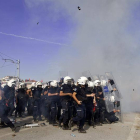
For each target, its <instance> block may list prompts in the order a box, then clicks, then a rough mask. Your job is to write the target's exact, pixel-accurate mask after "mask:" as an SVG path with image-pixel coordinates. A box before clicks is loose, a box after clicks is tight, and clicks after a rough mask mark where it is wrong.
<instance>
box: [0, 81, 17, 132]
mask: <svg viewBox="0 0 140 140" xmlns="http://www.w3.org/2000/svg"><path fill="white" fill-rule="evenodd" d="M9 84H10V85H11V86H12V85H13V84H14V83H13V82H9ZM4 94H5V93H4V91H3V90H2V89H1V88H0V118H1V122H2V125H3V124H4V123H5V124H6V125H7V126H8V127H10V128H11V129H12V131H16V129H17V127H15V126H14V124H13V123H12V122H11V121H10V120H9V118H8V117H7V113H6V110H5V109H6V108H7V103H6V97H5V95H4Z"/></svg>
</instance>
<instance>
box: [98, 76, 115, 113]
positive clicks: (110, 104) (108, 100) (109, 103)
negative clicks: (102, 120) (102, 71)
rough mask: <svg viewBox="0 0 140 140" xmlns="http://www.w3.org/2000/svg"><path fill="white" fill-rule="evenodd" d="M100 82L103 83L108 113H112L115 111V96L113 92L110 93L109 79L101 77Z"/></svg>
mask: <svg viewBox="0 0 140 140" xmlns="http://www.w3.org/2000/svg"><path fill="white" fill-rule="evenodd" d="M100 81H101V87H102V90H103V95H104V98H105V105H106V110H107V112H112V111H113V110H114V109H115V106H114V102H115V101H114V96H113V94H112V93H111V91H109V88H108V83H107V79H106V77H105V76H104V75H101V76H100Z"/></svg>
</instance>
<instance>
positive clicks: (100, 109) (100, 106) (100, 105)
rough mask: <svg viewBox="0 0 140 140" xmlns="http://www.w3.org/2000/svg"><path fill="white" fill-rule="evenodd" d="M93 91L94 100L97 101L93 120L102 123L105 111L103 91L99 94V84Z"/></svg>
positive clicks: (100, 90)
mask: <svg viewBox="0 0 140 140" xmlns="http://www.w3.org/2000/svg"><path fill="white" fill-rule="evenodd" d="M94 92H95V93H96V102H97V108H96V113H95V122H96V124H98V123H103V121H104V112H105V101H104V100H103V99H104V96H103V93H102V94H101V95H100V94H99V92H102V88H101V87H100V86H97V87H95V88H94Z"/></svg>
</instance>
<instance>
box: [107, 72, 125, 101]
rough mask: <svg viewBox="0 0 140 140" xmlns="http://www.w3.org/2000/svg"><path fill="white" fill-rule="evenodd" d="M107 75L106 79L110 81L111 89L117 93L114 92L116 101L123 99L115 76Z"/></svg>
mask: <svg viewBox="0 0 140 140" xmlns="http://www.w3.org/2000/svg"><path fill="white" fill-rule="evenodd" d="M105 74H106V78H107V79H108V83H109V85H110V88H111V89H112V90H114V89H115V91H113V92H114V94H115V98H116V99H120V98H122V96H121V93H120V90H119V88H118V86H117V84H116V81H115V79H114V77H113V74H112V73H111V72H106V73H105Z"/></svg>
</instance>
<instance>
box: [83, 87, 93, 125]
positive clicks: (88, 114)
mask: <svg viewBox="0 0 140 140" xmlns="http://www.w3.org/2000/svg"><path fill="white" fill-rule="evenodd" d="M92 93H93V89H91V88H90V87H87V88H86V94H92ZM93 99H94V97H87V101H86V104H85V105H86V118H87V120H88V123H89V125H91V124H92V121H93V119H94V113H93V108H94V105H93Z"/></svg>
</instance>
